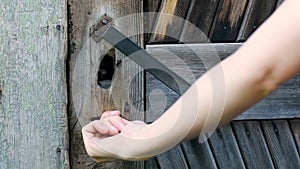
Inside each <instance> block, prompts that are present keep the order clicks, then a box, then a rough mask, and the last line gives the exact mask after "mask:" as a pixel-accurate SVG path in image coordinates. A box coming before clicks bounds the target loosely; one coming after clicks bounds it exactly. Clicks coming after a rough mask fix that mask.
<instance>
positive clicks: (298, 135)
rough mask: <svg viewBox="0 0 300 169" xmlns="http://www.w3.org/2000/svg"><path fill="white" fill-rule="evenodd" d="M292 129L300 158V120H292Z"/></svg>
mask: <svg viewBox="0 0 300 169" xmlns="http://www.w3.org/2000/svg"><path fill="white" fill-rule="evenodd" d="M289 122H290V125H291V129H292V132H293V135H294V139H295V142H296V145H297V148H298V153H299V156H300V120H299V119H296V120H290V121H289Z"/></svg>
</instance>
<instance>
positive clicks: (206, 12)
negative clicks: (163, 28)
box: [180, 0, 220, 43]
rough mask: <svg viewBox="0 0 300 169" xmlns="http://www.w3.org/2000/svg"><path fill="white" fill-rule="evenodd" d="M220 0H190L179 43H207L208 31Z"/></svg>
mask: <svg viewBox="0 0 300 169" xmlns="http://www.w3.org/2000/svg"><path fill="white" fill-rule="evenodd" d="M219 1H220V0H191V5H190V8H189V10H188V13H187V17H186V22H185V24H184V27H183V30H182V32H181V37H180V42H184V43H201V42H208V41H209V38H208V37H209V31H210V29H211V27H212V24H213V21H214V16H215V13H216V11H217V8H218V4H219Z"/></svg>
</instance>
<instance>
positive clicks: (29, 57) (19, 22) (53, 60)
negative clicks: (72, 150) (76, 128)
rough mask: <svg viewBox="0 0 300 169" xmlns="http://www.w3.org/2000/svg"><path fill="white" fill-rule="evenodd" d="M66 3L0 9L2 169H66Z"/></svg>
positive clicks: (5, 0)
mask: <svg viewBox="0 0 300 169" xmlns="http://www.w3.org/2000/svg"><path fill="white" fill-rule="evenodd" d="M66 11H67V10H66V4H65V1H56V0H40V1H34V0H26V1H11V0H2V1H1V4H0V25H1V28H0V39H1V40H0V91H1V92H0V98H1V99H0V100H1V103H0V168H1V169H10V168H16V169H24V168H45V166H46V167H47V168H50V169H57V168H69V167H70V166H69V162H68V160H69V159H68V147H69V146H68V122H67V112H66V105H67V92H66V77H65V73H64V72H65V57H66V54H67V53H66V49H67V48H66V44H67V43H66V42H67V36H66V33H67V32H66V31H67V29H66V28H67V19H66Z"/></svg>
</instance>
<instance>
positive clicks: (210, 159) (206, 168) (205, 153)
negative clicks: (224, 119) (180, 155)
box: [182, 139, 218, 169]
mask: <svg viewBox="0 0 300 169" xmlns="http://www.w3.org/2000/svg"><path fill="white" fill-rule="evenodd" d="M182 149H183V152H184V155H185V157H186V161H187V163H188V165H189V167H190V168H191V169H193V168H197V169H217V168H218V167H217V164H216V161H215V158H214V156H213V154H212V151H211V148H210V147H209V143H208V142H207V141H206V142H204V143H199V142H198V140H197V139H194V140H191V141H188V142H185V143H183V144H182Z"/></svg>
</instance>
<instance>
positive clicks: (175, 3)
mask: <svg viewBox="0 0 300 169" xmlns="http://www.w3.org/2000/svg"><path fill="white" fill-rule="evenodd" d="M189 3H190V0H162V3H161V7H160V10H159V12H160V13H161V14H160V15H159V16H158V17H157V19H156V24H155V26H154V28H153V33H152V35H151V38H150V41H149V43H177V42H178V40H179V37H180V33H181V30H182V27H183V24H184V19H185V16H186V14H187V11H188V9H189ZM173 16H176V17H173ZM167 35H168V36H167Z"/></svg>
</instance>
